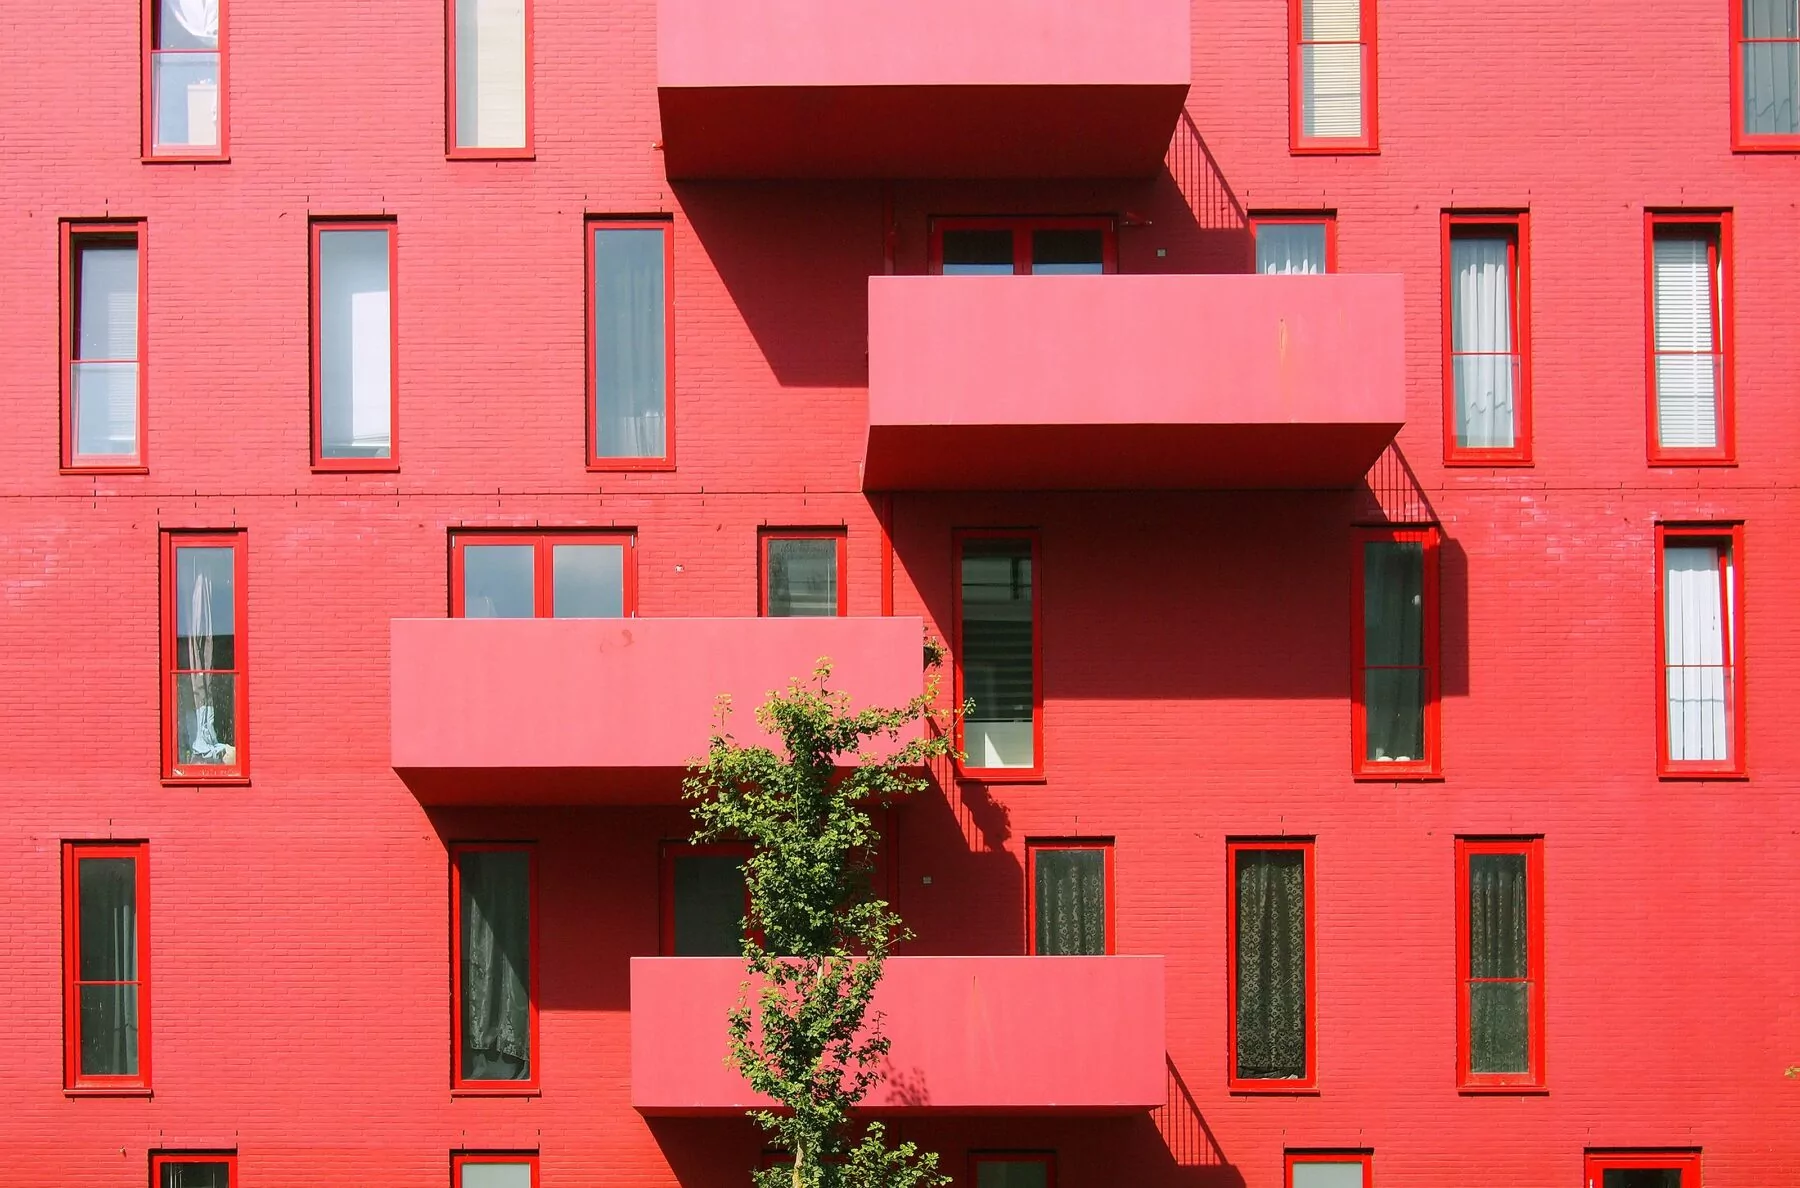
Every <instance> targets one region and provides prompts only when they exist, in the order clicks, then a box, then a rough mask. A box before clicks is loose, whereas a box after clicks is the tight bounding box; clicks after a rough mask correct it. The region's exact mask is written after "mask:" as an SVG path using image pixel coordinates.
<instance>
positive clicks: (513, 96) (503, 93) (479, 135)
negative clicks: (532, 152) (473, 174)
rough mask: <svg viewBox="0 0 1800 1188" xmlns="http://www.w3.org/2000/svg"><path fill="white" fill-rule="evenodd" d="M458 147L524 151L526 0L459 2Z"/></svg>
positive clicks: (457, 48) (460, 0)
mask: <svg viewBox="0 0 1800 1188" xmlns="http://www.w3.org/2000/svg"><path fill="white" fill-rule="evenodd" d="M456 147H458V148H524V147H525V0H456Z"/></svg>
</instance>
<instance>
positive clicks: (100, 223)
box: [60, 219, 150, 474]
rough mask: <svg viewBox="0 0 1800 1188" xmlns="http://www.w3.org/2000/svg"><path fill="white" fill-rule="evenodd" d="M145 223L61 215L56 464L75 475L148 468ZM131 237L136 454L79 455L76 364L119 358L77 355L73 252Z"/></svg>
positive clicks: (77, 283) (77, 277)
mask: <svg viewBox="0 0 1800 1188" xmlns="http://www.w3.org/2000/svg"><path fill="white" fill-rule="evenodd" d="M148 232H149V223H148V222H147V221H146V220H144V219H64V220H63V222H62V235H61V245H62V250H61V258H62V268H61V271H62V279H61V285H60V292H61V294H62V305H63V316H62V351H61V359H60V365H61V368H62V381H61V384H62V469H63V471H64V472H65V473H71V472H72V473H79V474H145V473H148V470H149V462H148V459H149V454H148V452H147V446H146V436H147V435H146V422H148V420H149V417H150V400H149V380H148V374H149V363H148V358H147V356H148V353H149V346H150V302H149V292H150V253H149V250H148V246H149V244H148ZM109 239H110V240H119V241H123V240H126V239H129V240H131V242H132V244H133V245H134V246H135V247H136V249H137V254H138V280H137V359H136V360H135V361H136V363H137V369H138V370H137V453H136V454H118V455H112V454H94V455H79V454H77V453H76V452H75V447H76V424H75V415H76V414H75V383H74V368H75V364H76V363H109V362H124V361H125V360H112V359H78V358H77V357H76V351H78V350H79V349H80V342H81V272H80V269H79V267H78V263H79V261H78V259H77V256H78V253H79V251H80V249H81V248H82V247H85V246H86V245H87V244H89V243H92V242H95V241H103V240H109Z"/></svg>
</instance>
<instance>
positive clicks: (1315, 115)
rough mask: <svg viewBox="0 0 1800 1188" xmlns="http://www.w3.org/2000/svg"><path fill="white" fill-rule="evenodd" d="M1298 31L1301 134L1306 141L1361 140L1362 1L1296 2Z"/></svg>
mask: <svg viewBox="0 0 1800 1188" xmlns="http://www.w3.org/2000/svg"><path fill="white" fill-rule="evenodd" d="M1300 25H1301V28H1300V40H1301V42H1302V44H1301V46H1300V75H1301V78H1300V105H1301V107H1300V111H1301V127H1302V130H1303V131H1304V133H1305V134H1306V135H1307V136H1309V137H1342V138H1344V139H1348V140H1354V139H1358V138H1360V137H1361V136H1362V134H1363V118H1362V108H1363V102H1362V88H1363V47H1362V0H1301V4H1300ZM1315 42H1317V43H1324V44H1312V43H1315Z"/></svg>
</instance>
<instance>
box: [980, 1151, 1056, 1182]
mask: <svg viewBox="0 0 1800 1188" xmlns="http://www.w3.org/2000/svg"><path fill="white" fill-rule="evenodd" d="M969 1179H970V1180H971V1181H973V1183H974V1186H975V1188H1056V1157H1055V1156H1054V1155H1050V1154H1038V1153H1029V1152H1027V1153H1012V1152H983V1153H981V1154H972V1155H970V1156H969Z"/></svg>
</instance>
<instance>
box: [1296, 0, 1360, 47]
mask: <svg viewBox="0 0 1800 1188" xmlns="http://www.w3.org/2000/svg"><path fill="white" fill-rule="evenodd" d="M1361 37H1362V0H1302V3H1301V5H1300V39H1301V40H1302V41H1356V40H1358V39H1360V38H1361Z"/></svg>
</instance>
